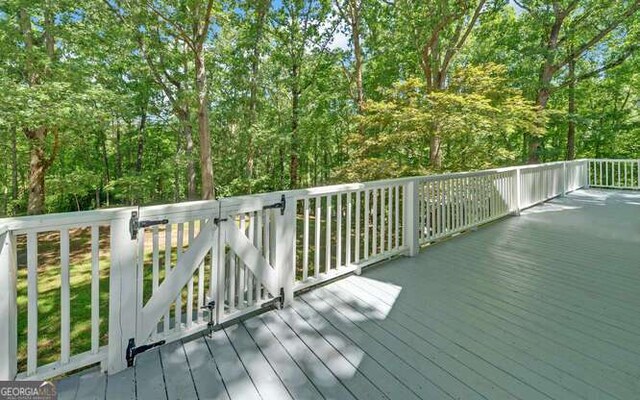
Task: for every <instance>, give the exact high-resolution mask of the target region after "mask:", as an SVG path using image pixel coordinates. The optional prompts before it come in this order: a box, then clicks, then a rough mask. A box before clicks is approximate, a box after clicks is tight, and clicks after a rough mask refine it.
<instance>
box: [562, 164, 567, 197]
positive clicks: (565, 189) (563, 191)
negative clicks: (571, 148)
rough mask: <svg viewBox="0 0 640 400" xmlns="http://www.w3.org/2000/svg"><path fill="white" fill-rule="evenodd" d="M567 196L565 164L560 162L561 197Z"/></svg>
mask: <svg viewBox="0 0 640 400" xmlns="http://www.w3.org/2000/svg"><path fill="white" fill-rule="evenodd" d="M566 195H567V162H566V161H563V162H562V197H564V196H566Z"/></svg>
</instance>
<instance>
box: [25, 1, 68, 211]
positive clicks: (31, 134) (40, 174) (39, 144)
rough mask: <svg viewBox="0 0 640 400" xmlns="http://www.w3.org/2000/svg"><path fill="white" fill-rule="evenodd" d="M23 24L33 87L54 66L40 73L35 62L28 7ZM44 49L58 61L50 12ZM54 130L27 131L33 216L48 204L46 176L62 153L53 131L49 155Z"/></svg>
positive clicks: (46, 17)
mask: <svg viewBox="0 0 640 400" xmlns="http://www.w3.org/2000/svg"><path fill="white" fill-rule="evenodd" d="M19 25H20V30H21V32H22V37H23V40H24V48H25V53H26V57H25V61H24V74H25V76H26V79H27V83H28V85H29V87H34V86H38V85H40V84H41V81H42V80H43V79H45V78H46V77H47V75H49V73H50V71H49V70H50V66H49V64H47V65H46V66H45V67H43V68H42V71H39V70H36V64H35V63H34V60H33V54H34V48H33V47H34V39H33V31H32V29H31V16H30V15H29V13H28V11H27V10H26V9H25V8H21V9H20V12H19ZM42 36H43V38H44V46H45V52H46V54H47V57H48V59H49V60H48V61H49V62H50V63H53V62H55V39H54V37H53V15H52V13H51V11H50V10H49V9H45V12H44V32H43V35H42ZM50 130H51V129H50V128H49V127H46V126H41V127H38V128H35V129H32V128H25V130H24V132H25V136H26V137H27V139H28V141H29V146H30V161H29V201H28V204H27V213H28V214H30V215H36V214H42V212H43V211H44V204H45V175H46V172H47V169H48V168H49V167H50V166H51V164H52V163H53V160H54V159H55V158H56V155H57V151H58V145H59V142H58V132H57V130H55V129H54V130H53V132H54V135H55V141H54V145H53V150H52V153H51V156H50V157H49V158H47V156H46V147H45V144H46V137H47V135H48V134H49V132H50Z"/></svg>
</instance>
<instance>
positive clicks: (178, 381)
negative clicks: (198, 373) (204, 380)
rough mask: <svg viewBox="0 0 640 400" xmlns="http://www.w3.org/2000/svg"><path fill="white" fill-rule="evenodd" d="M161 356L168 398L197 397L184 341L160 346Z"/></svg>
mask: <svg viewBox="0 0 640 400" xmlns="http://www.w3.org/2000/svg"><path fill="white" fill-rule="evenodd" d="M160 358H161V360H162V370H163V373H164V381H165V385H166V388H167V398H168V399H169V400H172V399H184V400H186V399H197V398H198V395H197V393H196V388H195V384H194V383H193V378H192V377H191V370H190V369H189V363H188V362H187V355H186V354H185V352H184V348H183V347H182V341H177V342H173V343H169V344H167V345H165V346H162V347H160Z"/></svg>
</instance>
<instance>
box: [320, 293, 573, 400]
mask: <svg viewBox="0 0 640 400" xmlns="http://www.w3.org/2000/svg"><path fill="white" fill-rule="evenodd" d="M354 286H355V285H348V286H345V285H336V286H335V287H333V286H332V287H329V288H327V290H328V291H331V292H332V293H333V294H335V295H336V296H339V297H341V298H344V299H347V301H353V302H354V304H357V305H361V306H362V307H374V308H375V309H376V311H377V312H379V313H382V314H387V313H388V317H387V320H386V321H385V322H388V323H389V324H394V325H396V324H397V326H401V327H403V328H406V329H407V331H409V332H412V333H413V334H414V335H416V336H417V337H420V338H423V339H425V340H428V341H431V342H432V343H434V344H436V345H438V346H441V347H440V348H441V350H442V351H445V352H447V353H449V352H453V353H455V352H456V350H455V349H453V351H452V348H453V346H457V347H459V348H461V349H469V350H468V351H469V352H470V353H472V354H473V355H475V356H476V357H478V358H479V359H482V360H485V361H486V362H487V363H489V364H490V365H491V366H492V368H497V367H496V366H500V368H502V369H503V370H504V371H508V373H509V374H510V375H512V379H517V380H519V381H521V382H523V383H525V384H527V385H529V387H531V388H536V390H538V391H539V392H540V394H543V395H544V396H543V397H547V396H549V397H552V398H562V399H574V400H577V399H580V398H581V397H580V396H579V395H577V394H576V393H573V392H571V391H569V390H568V389H566V388H564V387H562V386H561V385H559V384H558V383H556V382H555V381H553V380H551V379H548V378H547V377H544V376H541V375H539V374H537V373H535V372H533V371H532V370H530V369H529V368H527V367H526V366H525V365H522V364H519V363H517V362H515V361H514V360H513V359H511V358H509V357H507V356H505V355H504V354H502V353H500V352H497V351H495V350H494V349H493V348H490V347H488V346H486V345H485V344H484V343H482V342H479V341H476V340H474V339H473V338H468V337H465V336H463V335H460V334H459V333H458V332H457V331H455V330H452V329H447V327H445V326H443V325H442V324H438V322H437V321H433V320H428V321H429V322H428V325H427V324H420V322H419V320H414V319H412V318H411V317H409V316H407V315H406V314H403V313H402V312H397V311H395V310H392V306H391V305H389V304H386V303H384V302H382V301H381V300H380V299H378V298H375V297H374V296H372V295H371V294H369V293H368V292H365V291H361V290H358V288H357V287H354ZM445 340H446V341H448V342H449V343H446V342H445ZM443 342H445V343H443ZM457 358H458V359H460V360H463V359H465V357H457ZM476 364H477V363H476ZM468 365H469V366H472V363H469V364H468ZM454 367H455V366H454ZM453 371H455V370H453ZM453 371H452V373H454V374H455V375H456V376H459V377H463V376H464V374H460V373H456V372H453ZM504 371H503V372H502V373H503V374H504ZM476 372H477V373H480V374H484V375H485V376H486V377H487V379H495V376H496V375H499V374H496V373H495V371H493V372H492V371H491V368H486V367H484V366H481V367H480V368H477V369H476ZM469 384H470V385H472V383H471V382H470V383H469ZM540 394H535V396H538V397H539V396H540ZM535 396H531V395H526V394H524V395H523V396H522V397H526V398H533V397H535Z"/></svg>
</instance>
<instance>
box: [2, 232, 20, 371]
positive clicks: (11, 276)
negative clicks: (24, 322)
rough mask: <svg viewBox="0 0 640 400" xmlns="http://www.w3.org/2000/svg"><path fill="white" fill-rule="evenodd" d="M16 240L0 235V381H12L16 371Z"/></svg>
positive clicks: (11, 236) (11, 235)
mask: <svg viewBox="0 0 640 400" xmlns="http://www.w3.org/2000/svg"><path fill="white" fill-rule="evenodd" d="M16 270H17V262H16V240H15V236H14V235H13V233H12V232H11V231H9V232H5V233H2V234H0V380H2V381H9V380H13V379H14V378H15V376H16V373H17V370H18V362H17V354H18V353H17V349H18V308H17V305H16Z"/></svg>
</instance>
